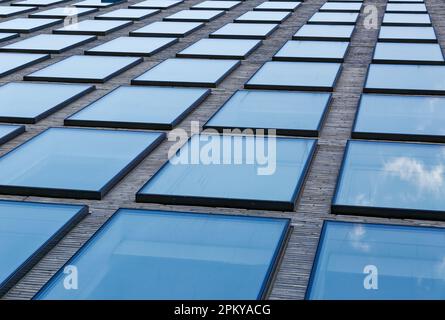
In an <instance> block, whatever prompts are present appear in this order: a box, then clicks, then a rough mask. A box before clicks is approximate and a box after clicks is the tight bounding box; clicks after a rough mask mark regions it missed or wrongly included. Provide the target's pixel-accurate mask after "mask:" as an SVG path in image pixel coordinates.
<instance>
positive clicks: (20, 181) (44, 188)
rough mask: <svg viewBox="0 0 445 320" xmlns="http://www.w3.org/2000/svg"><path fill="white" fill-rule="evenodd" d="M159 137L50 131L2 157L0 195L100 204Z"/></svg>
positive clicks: (59, 129)
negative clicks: (80, 200)
mask: <svg viewBox="0 0 445 320" xmlns="http://www.w3.org/2000/svg"><path fill="white" fill-rule="evenodd" d="M163 136H164V135H163V134H161V133H153V132H133V131H116V130H98V129H77V128H50V129H47V130H46V131H44V132H43V133H41V134H39V135H37V136H35V137H34V138H32V139H31V140H28V141H27V142H25V143H24V144H22V145H20V146H18V147H17V148H16V149H14V150H13V151H11V152H9V153H7V154H5V155H4V156H2V157H1V158H0V192H1V193H4V194H17V195H27V196H29V195H38V196H44V197H47V196H49V197H64V198H65V197H67V198H88V199H101V198H102V197H103V195H104V194H105V193H107V192H108V191H109V190H110V189H111V188H112V187H113V186H114V185H115V184H116V183H117V182H118V181H119V180H120V179H121V178H122V177H123V176H124V175H125V174H127V173H128V172H129V171H130V170H131V169H132V168H133V167H134V166H135V165H136V164H137V163H139V162H140V161H141V160H142V158H143V157H144V156H146V155H147V154H148V153H149V152H150V151H151V150H152V149H153V148H154V147H156V146H157V144H158V143H159V142H160V141H161V139H162V138H163Z"/></svg>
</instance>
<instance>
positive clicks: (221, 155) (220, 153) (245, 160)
mask: <svg viewBox="0 0 445 320" xmlns="http://www.w3.org/2000/svg"><path fill="white" fill-rule="evenodd" d="M271 139H272V140H271ZM315 144H316V141H315V140H312V139H291V138H268V137H257V136H231V135H216V134H215V135H194V136H193V137H192V138H191V139H190V140H189V141H188V143H187V144H185V145H184V146H183V147H182V148H181V149H180V151H179V153H177V154H176V155H175V156H174V157H173V158H172V159H171V160H170V161H169V162H167V163H166V164H165V165H164V166H163V167H162V168H161V169H160V170H159V171H158V172H157V173H156V174H155V175H154V176H153V177H152V178H151V179H150V180H149V181H148V183H147V184H146V185H145V186H144V187H143V188H142V189H141V190H140V191H139V192H138V194H137V195H136V200H137V201H139V202H160V203H175V204H190V205H204V206H225V207H241V208H251V209H266V210H283V211H287V210H293V209H294V205H295V201H296V199H297V196H298V193H299V190H300V186H301V183H302V181H303V179H304V176H305V174H306V171H307V167H308V164H309V162H310V159H311V157H312V154H313V152H314V147H315ZM254 147H256V148H264V149H263V150H264V154H267V155H271V154H272V153H273V154H275V156H274V158H275V160H272V161H267V162H268V163H267V164H265V165H262V164H260V163H259V162H258V161H255V159H253V160H254V161H252V158H255V154H252V152H254V151H253V150H254ZM273 148H274V149H275V150H273ZM193 150H199V151H197V152H198V153H196V154H198V155H202V159H194V158H195V153H193V152H192V151H193ZM210 150H211V151H212V152H211V154H212V156H211V157H210V156H209V155H208V153H209V152H210ZM204 154H205V155H204ZM207 157H210V159H208V158H207ZM223 162H224V164H223ZM273 162H275V164H274V163H273ZM268 165H269V167H268ZM263 171H264V172H263ZM261 172H263V173H261ZM259 173H260V174H259ZM243 181H249V182H250V183H249V188H246V187H245V185H244V184H243ZM172 186H174V187H172Z"/></svg>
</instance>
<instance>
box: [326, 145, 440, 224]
mask: <svg viewBox="0 0 445 320" xmlns="http://www.w3.org/2000/svg"><path fill="white" fill-rule="evenodd" d="M444 155H445V146H444V145H438V144H420V143H397V142H371V141H349V144H348V148H347V151H346V156H345V159H344V163H343V169H342V172H341V176H340V180H339V182H338V186H337V190H336V195H335V198H334V205H335V206H339V205H340V206H344V205H347V206H357V207H371V208H393V209H404V210H432V211H444V210H445V196H444V188H443V181H444V179H445V171H444V169H443V168H444V165H445V157H444ZM379 210H382V212H381V214H382V215H385V212H384V211H383V209H379ZM417 214H418V215H419V218H422V212H418V213H417ZM389 215H390V213H388V216H389ZM385 216H386V215H385ZM436 216H437V214H436Z"/></svg>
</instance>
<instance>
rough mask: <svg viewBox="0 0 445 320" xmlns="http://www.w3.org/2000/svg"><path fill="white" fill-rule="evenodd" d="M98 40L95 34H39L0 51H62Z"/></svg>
mask: <svg viewBox="0 0 445 320" xmlns="http://www.w3.org/2000/svg"><path fill="white" fill-rule="evenodd" d="M94 40H96V37H95V36H82V35H60V34H39V35H37V36H34V37H31V38H26V39H25V40H21V41H18V42H14V43H12V44H10V45H7V46H5V47H2V48H0V51H13V52H31V53H61V52H63V51H66V50H69V49H71V48H74V47H76V46H80V45H83V44H85V43H87V42H91V41H94Z"/></svg>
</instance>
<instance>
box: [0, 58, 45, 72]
mask: <svg viewBox="0 0 445 320" xmlns="http://www.w3.org/2000/svg"><path fill="white" fill-rule="evenodd" d="M49 58H50V56H49V55H47V54H32V53H6V52H1V53H0V77H3V76H6V75H8V74H11V73H13V72H14V71H17V70H20V69H23V68H26V67H28V66H31V65H33V64H36V63H39V62H41V61H44V60H46V59H49Z"/></svg>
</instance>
